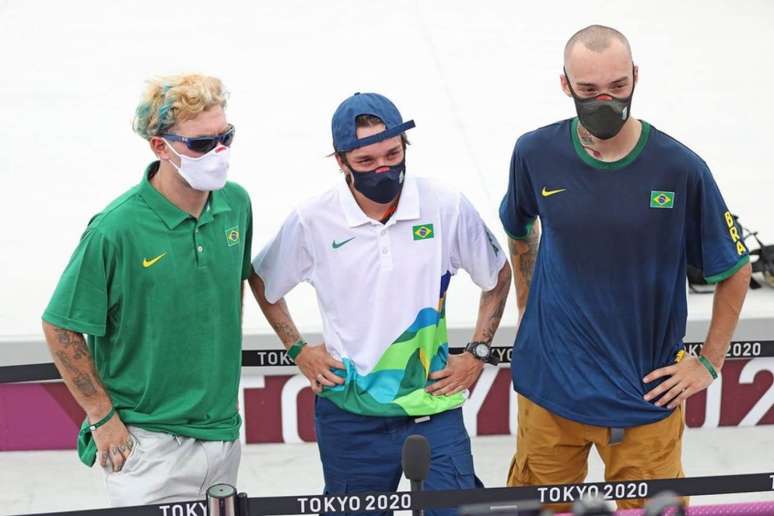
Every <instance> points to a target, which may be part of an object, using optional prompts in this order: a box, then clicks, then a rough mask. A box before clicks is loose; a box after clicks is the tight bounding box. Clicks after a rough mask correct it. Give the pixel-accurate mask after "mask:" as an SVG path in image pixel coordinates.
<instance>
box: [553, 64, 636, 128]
mask: <svg viewBox="0 0 774 516" xmlns="http://www.w3.org/2000/svg"><path fill="white" fill-rule="evenodd" d="M564 77H565V79H567V86H568V87H569V88H570V93H571V94H572V98H573V100H574V101H575V111H576V112H577V113H578V120H580V123H581V125H582V126H583V127H585V128H586V130H587V131H588V132H590V133H591V134H593V135H594V136H596V137H597V138H599V139H600V140H608V139H610V138H612V137H613V136H615V135H616V134H618V133H619V132H620V131H621V128H622V127H623V126H624V124H625V123H626V121H627V120H628V119H629V115H630V112H631V106H632V96H634V84H632V92H631V94H630V95H629V96H628V97H626V98H622V99H619V98H616V97H613V96H612V95H604V96H608V97H611V98H610V99H609V100H600V99H599V97H600V96H603V95H598V96H597V97H592V98H588V99H583V98H580V97H578V96H577V95H576V94H575V91H574V90H573V89H572V85H571V84H570V78H569V77H567V71H566V70H565V72H564ZM633 80H634V69H633V68H632V81H633Z"/></svg>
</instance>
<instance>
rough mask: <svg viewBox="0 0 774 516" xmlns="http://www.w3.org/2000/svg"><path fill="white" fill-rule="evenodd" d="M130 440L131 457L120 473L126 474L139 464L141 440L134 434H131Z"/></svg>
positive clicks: (127, 459) (125, 462)
mask: <svg viewBox="0 0 774 516" xmlns="http://www.w3.org/2000/svg"><path fill="white" fill-rule="evenodd" d="M129 439H131V441H132V449H131V450H130V451H129V456H128V457H127V458H126V460H125V461H124V466H123V467H122V468H121V471H119V473H125V472H127V471H130V470H132V469H134V467H135V465H136V464H137V461H138V460H139V456H140V441H139V439H137V436H136V435H134V434H133V433H132V432H129Z"/></svg>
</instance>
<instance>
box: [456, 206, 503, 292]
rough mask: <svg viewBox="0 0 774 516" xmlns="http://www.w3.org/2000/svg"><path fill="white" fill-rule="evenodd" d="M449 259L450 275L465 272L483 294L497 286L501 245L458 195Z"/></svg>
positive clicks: (500, 267)
mask: <svg viewBox="0 0 774 516" xmlns="http://www.w3.org/2000/svg"><path fill="white" fill-rule="evenodd" d="M450 258H451V259H450V261H451V266H452V268H453V269H454V270H453V271H452V272H455V273H456V271H457V269H463V270H465V271H466V272H467V273H468V274H470V277H471V279H472V280H473V282H474V283H475V284H476V285H478V286H479V287H481V288H482V289H483V290H485V291H488V290H491V289H493V288H494V287H495V285H497V276H498V274H499V272H500V269H502V268H503V265H504V264H505V261H506V259H505V253H503V250H502V248H501V247H500V244H499V243H498V242H497V240H496V239H495V237H494V235H492V232H491V231H489V228H487V227H486V224H484V221H483V220H482V219H481V216H480V215H479V214H478V212H477V211H476V209H475V208H474V207H473V205H472V204H471V203H470V201H469V200H468V199H467V198H466V197H465V196H464V195H460V199H459V207H458V217H457V227H456V228H455V233H454V245H452V249H451V255H450Z"/></svg>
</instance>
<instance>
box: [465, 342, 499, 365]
mask: <svg viewBox="0 0 774 516" xmlns="http://www.w3.org/2000/svg"><path fill="white" fill-rule="evenodd" d="M465 351H468V352H470V354H471V355H473V356H474V357H476V358H477V359H478V360H481V361H482V362H484V363H485V364H491V365H497V364H499V363H500V359H498V358H497V357H496V356H495V355H493V354H492V349H491V348H490V347H489V344H487V343H486V342H475V341H474V342H468V344H467V345H466V346H465Z"/></svg>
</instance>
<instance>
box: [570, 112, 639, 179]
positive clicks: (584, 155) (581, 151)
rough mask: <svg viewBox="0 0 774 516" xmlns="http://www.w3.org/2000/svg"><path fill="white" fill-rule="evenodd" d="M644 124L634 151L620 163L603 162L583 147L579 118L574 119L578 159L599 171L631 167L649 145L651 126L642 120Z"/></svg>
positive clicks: (571, 125) (574, 141) (573, 136)
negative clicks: (579, 132) (647, 144)
mask: <svg viewBox="0 0 774 516" xmlns="http://www.w3.org/2000/svg"><path fill="white" fill-rule="evenodd" d="M640 123H641V124H642V132H640V139H639V140H637V145H635V146H634V148H633V149H632V151H631V152H630V153H629V154H627V155H626V156H624V157H623V158H621V159H619V160H618V161H602V160H598V159H596V158H595V157H593V156H591V155H590V154H589V153H588V152H586V149H585V148H584V147H583V145H581V142H580V137H579V136H578V118H577V117H576V118H573V119H572V122H571V123H570V135H571V137H572V144H573V147H574V148H575V152H576V154H578V157H579V158H580V159H581V160H582V161H583V162H584V163H586V164H587V165H589V166H590V167H594V168H596V169H599V170H619V169H622V168H624V167H625V166H627V165H629V164H630V163H631V162H632V161H634V160H635V159H637V157H638V156H639V155H640V153H642V149H644V148H645V144H646V143H648V136H649V135H650V124H649V123H647V122H646V121H644V120H640Z"/></svg>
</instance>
